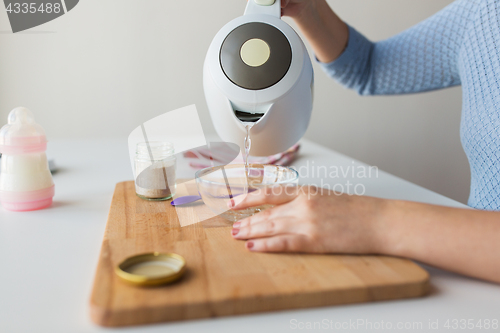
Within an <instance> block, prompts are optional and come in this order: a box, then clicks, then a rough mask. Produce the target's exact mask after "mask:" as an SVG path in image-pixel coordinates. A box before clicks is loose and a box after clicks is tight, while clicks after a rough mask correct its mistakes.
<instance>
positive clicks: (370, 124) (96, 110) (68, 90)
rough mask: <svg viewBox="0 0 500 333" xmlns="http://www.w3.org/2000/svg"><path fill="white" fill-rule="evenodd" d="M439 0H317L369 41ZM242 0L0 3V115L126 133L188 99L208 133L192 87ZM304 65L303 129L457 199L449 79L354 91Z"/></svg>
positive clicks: (454, 108)
mask: <svg viewBox="0 0 500 333" xmlns="http://www.w3.org/2000/svg"><path fill="white" fill-rule="evenodd" d="M450 2H452V1H451V0H377V1H373V0H332V1H329V3H330V5H331V6H332V7H333V8H334V9H335V10H336V11H337V12H338V14H339V15H340V16H341V17H342V18H343V19H344V20H346V21H347V22H348V23H350V24H352V25H353V26H355V27H356V28H357V29H358V30H359V31H360V32H362V33H364V34H365V35H366V36H367V37H369V38H370V39H372V40H380V39H384V38H387V37H389V36H392V35H394V34H396V33H398V32H400V31H402V30H404V29H406V28H408V27H410V26H412V25H414V24H416V23H418V22H419V21H421V20H423V19H425V18H426V17H428V16H430V15H432V14H433V13H435V12H436V11H438V10H440V9H441V8H443V7H445V6H446V5H447V4H449V3H450ZM245 3H246V2H245V1H244V0H211V1H202V0H197V1H172V0H168V1H167V0H148V1H140V0H84V1H80V3H79V4H78V5H77V7H75V8H74V9H73V10H72V11H70V12H69V13H68V14H66V15H64V16H63V17H61V18H59V19H57V20H54V21H52V22H49V23H47V24H44V25H42V26H39V27H36V28H34V29H31V30H28V31H26V32H22V33H17V34H12V33H11V32H10V26H9V23H8V18H7V15H6V12H5V10H4V9H3V8H2V7H0V125H3V124H4V123H5V122H6V117H7V114H8V112H9V111H10V110H11V109H13V108H14V107H16V106H26V107H28V108H30V109H32V111H34V112H35V114H36V116H37V119H38V122H39V123H41V124H42V125H43V126H44V128H45V129H46V132H47V133H48V136H49V139H62V138H86V137H93V138H104V137H123V138H126V136H127V135H128V133H129V132H130V131H131V130H132V129H134V128H135V127H136V126H137V125H138V124H140V123H141V122H143V121H145V120H148V119H150V118H152V117H154V116H156V115H159V114H161V113H163V112H166V111H169V110H173V109H176V108H179V107H182V106H185V105H188V104H193V103H195V104H196V105H197V107H198V111H199V112H200V114H201V117H202V123H203V126H204V130H205V132H206V133H213V126H212V124H211V121H210V117H209V115H208V110H207V107H206V105H205V101H204V96H203V89H202V65H203V59H204V56H205V52H206V50H207V48H208V45H209V43H210V41H211V39H212V37H213V36H214V35H215V33H216V32H217V31H218V30H219V29H220V27H222V26H223V25H224V24H225V23H226V22H228V21H229V20H231V19H233V18H235V17H236V16H239V15H241V14H242V13H243V10H244V7H245ZM287 21H288V22H290V20H288V19H287ZM290 23H291V22H290ZM315 70H316V86H315V87H316V91H315V105H314V112H313V118H312V122H311V125H310V127H309V130H308V132H307V134H306V138H308V139H312V140H314V141H316V142H319V143H321V144H323V145H326V146H328V147H330V148H332V149H335V150H337V151H340V152H342V153H344V154H347V155H350V156H352V157H354V158H357V159H359V160H362V161H364V162H367V163H370V164H372V165H377V166H379V167H380V168H381V169H382V170H386V171H388V172H390V173H393V174H395V175H398V176H400V177H402V178H405V179H408V180H410V181H412V182H415V183H417V184H420V185H422V186H424V187H427V188H430V189H432V190H435V191H437V192H439V193H442V194H444V195H447V196H450V197H452V198H454V199H457V200H460V201H462V202H465V201H466V199H467V196H468V189H469V167H468V163H467V159H466V157H465V155H464V153H463V150H462V148H461V145H460V141H459V122H460V112H461V91H460V88H453V89H448V90H445V91H440V92H433V93H425V94H418V95H409V96H398V97H360V96H357V95H356V94H355V93H353V92H351V91H347V90H345V89H344V88H342V87H340V86H339V85H338V84H337V83H335V82H334V81H332V80H331V79H329V78H327V77H326V75H324V74H323V73H321V70H320V68H319V67H318V66H316V65H315ZM124 142H125V141H124Z"/></svg>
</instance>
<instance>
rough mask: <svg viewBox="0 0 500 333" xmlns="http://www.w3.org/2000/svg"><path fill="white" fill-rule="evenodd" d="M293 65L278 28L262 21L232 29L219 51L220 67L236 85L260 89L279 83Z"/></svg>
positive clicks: (290, 53) (284, 39) (288, 48)
mask: <svg viewBox="0 0 500 333" xmlns="http://www.w3.org/2000/svg"><path fill="white" fill-rule="evenodd" d="M291 63H292V48H291V46H290V43H289V41H288V39H287V37H286V36H285V35H284V34H283V32H281V31H280V30H279V29H277V28H276V27H274V26H272V25H270V24H267V23H263V22H250V23H246V24H242V25H240V26H238V27H236V28H235V29H234V30H232V31H231V32H230V33H229V34H228V35H227V37H226V38H225V40H224V42H223V43H222V46H221V49H220V65H221V67H222V70H223V72H224V74H225V75H226V77H227V78H228V79H229V80H230V81H231V82H233V83H234V84H236V85H237V86H239V87H241V88H244V89H249V90H261V89H265V88H269V87H271V86H273V85H275V84H276V83H278V82H279V81H280V80H281V79H282V78H283V77H284V76H285V75H286V73H287V72H288V70H289V68H290V65H291Z"/></svg>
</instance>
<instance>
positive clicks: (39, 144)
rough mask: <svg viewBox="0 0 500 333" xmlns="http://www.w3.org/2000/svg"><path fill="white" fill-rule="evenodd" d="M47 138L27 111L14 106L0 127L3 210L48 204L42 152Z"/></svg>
mask: <svg viewBox="0 0 500 333" xmlns="http://www.w3.org/2000/svg"><path fill="white" fill-rule="evenodd" d="M46 149H47V138H46V136H45V131H44V130H43V128H42V127H41V126H40V125H38V124H37V123H35V118H34V117H33V114H32V113H31V111H30V110H28V109H26V108H22V107H19V108H16V109H14V110H12V111H11V112H10V114H9V118H8V124H7V125H5V126H4V127H2V128H1V129H0V153H2V158H1V159H0V161H1V162H0V163H1V164H0V202H1V204H2V206H3V207H4V208H5V209H7V210H12V211H29V210H36V209H42V208H46V207H49V206H50V205H51V204H52V198H53V197H54V182H53V181H52V175H51V174H50V171H49V164H48V162H47V156H46V154H45V151H46Z"/></svg>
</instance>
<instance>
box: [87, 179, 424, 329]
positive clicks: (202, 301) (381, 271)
mask: <svg viewBox="0 0 500 333" xmlns="http://www.w3.org/2000/svg"><path fill="white" fill-rule="evenodd" d="M190 186H195V185H194V184H191V185H190ZM188 187H189V186H181V187H180V190H181V191H188V190H187V188H188ZM192 191H195V189H193V188H191V189H189V191H188V192H191V193H192ZM182 194H183V193H178V195H182ZM186 194H187V192H186ZM204 209H207V208H206V207H205V206H204V205H203V204H197V205H192V206H190V207H186V208H185V211H183V212H182V213H179V214H188V215H185V216H189V214H196V216H203V214H204V213H203V210H204ZM200 214H201V215H200ZM231 226H232V223H230V222H227V221H225V220H224V219H222V218H219V217H215V218H211V219H208V220H206V221H203V222H201V223H196V224H192V225H188V226H185V227H181V226H180V224H179V219H178V217H177V213H176V209H174V208H173V207H172V206H171V205H170V201H165V202H150V201H145V200H142V199H140V198H138V197H137V196H136V195H135V191H134V183H133V182H132V181H130V182H123V183H118V184H117V185H116V189H115V193H114V196H113V201H112V204H111V209H110V212H109V217H108V223H107V225H106V231H105V234H104V240H103V243H102V248H101V253H100V257H99V262H98V265H97V271H96V276H95V281H94V286H93V290H92V295H91V300H90V310H91V311H90V312H91V317H92V320H93V321H94V322H95V323H97V324H99V325H103V326H125V325H138V324H147V323H154V322H164V321H174V320H187V319H194V318H205V317H215V316H228V315H237V314H244V313H255V312H262V311H276V310H285V309H297V308H307V307H318V306H327V305H335V304H348V303H357V302H369V301H379V300H388V299H398V298H409V297H418V296H422V295H424V294H425V293H426V292H427V290H428V282H429V275H428V273H427V272H426V271H425V270H423V269H422V268H420V267H419V266H417V265H416V264H414V263H413V262H411V261H410V260H405V259H399V258H392V257H384V256H349V255H306V254H264V253H251V252H248V251H247V250H246V249H245V247H244V243H243V242H242V241H236V240H234V239H232V237H231V234H230V233H231ZM154 251H157V252H175V253H178V254H180V255H182V256H183V257H184V258H185V259H186V261H187V271H186V274H185V276H184V277H183V278H182V279H181V280H180V281H178V282H176V283H174V284H171V285H166V286H161V287H155V288H143V287H134V286H130V285H127V284H125V283H123V282H122V281H120V280H119V279H118V277H117V276H116V275H115V273H114V271H113V269H114V267H115V266H116V265H117V264H118V263H119V262H120V261H122V260H124V259H125V258H127V257H129V256H132V255H135V254H139V253H145V252H154Z"/></svg>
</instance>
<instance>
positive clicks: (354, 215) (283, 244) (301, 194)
mask: <svg viewBox="0 0 500 333" xmlns="http://www.w3.org/2000/svg"><path fill="white" fill-rule="evenodd" d="M233 200H234V207H233V208H232V209H244V208H248V207H252V206H259V205H264V204H271V205H276V206H275V207H273V208H270V209H267V210H264V211H262V212H260V213H258V214H256V215H254V216H251V217H249V218H246V219H244V220H242V221H240V222H236V223H234V225H233V231H232V234H233V237H234V238H236V239H241V240H247V242H246V247H247V248H248V249H249V250H251V251H257V252H311V253H333V252H343V253H377V252H380V251H381V244H383V242H384V241H383V239H384V230H385V228H384V227H383V222H384V221H383V214H384V211H385V208H386V206H387V204H388V201H387V200H383V199H377V198H372V197H360V196H354V195H348V194H338V193H335V192H332V191H329V190H326V189H320V188H317V187H312V186H308V187H300V188H296V187H295V188H293V190H292V189H291V188H289V187H288V188H287V187H272V188H267V189H264V190H260V191H255V192H252V193H249V194H248V195H247V196H245V197H242V198H235V199H233Z"/></svg>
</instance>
